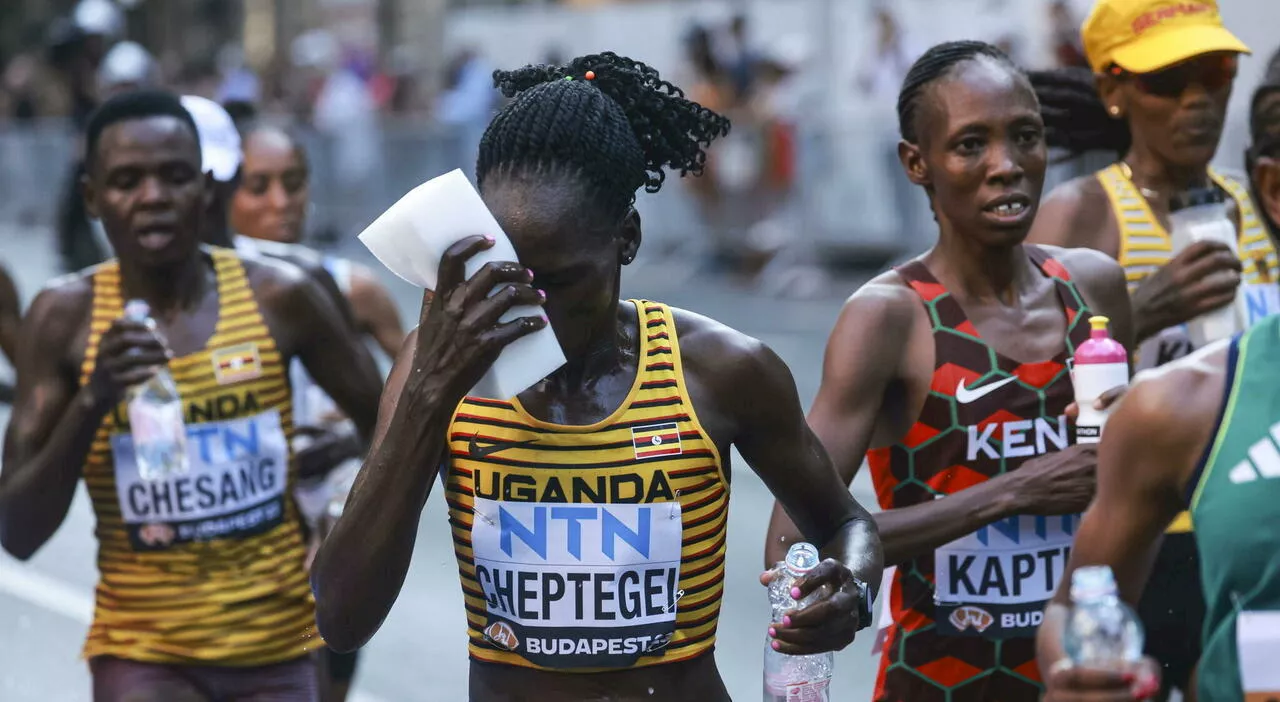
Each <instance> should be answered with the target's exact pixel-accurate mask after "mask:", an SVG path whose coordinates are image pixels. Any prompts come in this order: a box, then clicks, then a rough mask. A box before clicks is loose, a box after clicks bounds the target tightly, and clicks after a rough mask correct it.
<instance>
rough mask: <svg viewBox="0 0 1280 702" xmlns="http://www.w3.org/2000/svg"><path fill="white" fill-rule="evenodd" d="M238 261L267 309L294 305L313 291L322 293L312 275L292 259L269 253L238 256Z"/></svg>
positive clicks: (260, 301) (250, 285)
mask: <svg viewBox="0 0 1280 702" xmlns="http://www.w3.org/2000/svg"><path fill="white" fill-rule="evenodd" d="M240 261H241V263H242V264H243V265H244V273H245V277H246V278H248V280H249V287H251V288H252V289H253V292H254V296H255V297H257V299H258V301H259V303H260V304H263V305H265V306H267V307H269V308H273V309H277V310H278V309H279V308H280V306H281V305H285V306H288V305H292V304H295V303H297V302H298V301H300V300H302V299H305V298H306V297H307V296H308V295H309V294H310V293H312V292H317V293H318V294H320V295H324V294H325V292H324V290H323V288H321V287H320V284H319V283H318V282H317V281H316V280H315V277H314V275H313V274H312V273H311V272H309V271H307V270H306V269H304V268H303V267H301V266H299V265H298V264H296V263H293V262H292V261H289V260H285V259H282V258H278V257H275V256H271V255H261V256H240ZM279 311H286V312H287V310H279Z"/></svg>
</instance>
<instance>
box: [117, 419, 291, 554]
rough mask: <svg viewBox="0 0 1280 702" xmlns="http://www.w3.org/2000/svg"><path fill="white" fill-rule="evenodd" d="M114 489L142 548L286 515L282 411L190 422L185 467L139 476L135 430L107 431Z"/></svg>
mask: <svg viewBox="0 0 1280 702" xmlns="http://www.w3.org/2000/svg"><path fill="white" fill-rule="evenodd" d="M111 453H112V456H113V457H114V459H115V474H116V496H117V498H118V499H119V501H120V514H121V516H122V518H123V519H124V524H125V529H126V531H127V532H128V534H129V541H130V542H131V543H132V544H133V547H134V549H136V550H139V551H155V550H162V549H166V548H170V547H172V546H174V545H176V544H181V543H187V542H191V541H210V540H212V539H242V538H245V537H248V536H253V535H255V534H261V533H264V532H266V531H269V530H271V529H272V528H274V527H276V526H277V525H279V524H280V523H281V522H282V521H284V494H285V487H286V483H287V481H288V469H289V447H288V444H287V442H286V441H285V435H284V431H283V430H282V429H281V427H280V414H279V413H278V412H277V411H275V410H271V411H268V412H263V413H262V414H258V415H254V416H252V417H243V418H239V419H228V420H223V421H216V422H203V423H199V424H188V425H187V459H188V461H189V463H190V470H189V472H187V473H186V474H183V475H171V476H167V477H165V478H164V479H162V480H155V481H151V480H143V479H142V476H140V475H139V473H138V462H137V460H136V458H135V456H134V449H133V437H132V436H131V435H130V434H129V433H128V432H124V433H119V434H115V435H113V436H112V437H111Z"/></svg>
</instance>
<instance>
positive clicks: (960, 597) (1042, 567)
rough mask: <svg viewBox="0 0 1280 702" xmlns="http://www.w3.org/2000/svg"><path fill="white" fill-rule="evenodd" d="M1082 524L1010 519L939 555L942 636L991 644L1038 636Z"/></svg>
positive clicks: (1076, 519)
mask: <svg viewBox="0 0 1280 702" xmlns="http://www.w3.org/2000/svg"><path fill="white" fill-rule="evenodd" d="M1079 524H1080V515H1070V516H1062V517H1030V516H1018V517H1010V518H1008V519H1002V520H1000V521H998V522H995V523H992V524H990V525H988V526H985V527H982V528H981V529H979V530H977V531H976V532H974V533H972V534H970V535H968V536H966V537H964V538H961V539H957V540H956V541H953V542H951V543H949V544H947V545H946V546H943V547H942V548H940V549H938V550H937V552H936V553H935V555H934V584H935V588H936V589H935V593H934V600H935V603H936V605H937V626H938V632H939V633H941V634H943V635H947V636H979V637H983V638H988V639H1006V638H1016V637H1030V636H1035V634H1036V628H1037V627H1039V626H1040V620H1041V618H1042V617H1043V611H1044V607H1045V604H1046V603H1047V602H1048V600H1049V599H1050V598H1052V597H1053V594H1054V592H1055V591H1056V590H1057V588H1058V580H1059V579H1060V578H1061V577H1062V572H1063V569H1064V568H1066V564H1067V557H1068V556H1070V555H1071V542H1072V540H1073V539H1074V538H1075V532H1076V527H1077V526H1079Z"/></svg>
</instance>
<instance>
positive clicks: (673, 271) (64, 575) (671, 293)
mask: <svg viewBox="0 0 1280 702" xmlns="http://www.w3.org/2000/svg"><path fill="white" fill-rule="evenodd" d="M342 253H344V254H347V255H350V256H351V257H353V258H358V259H366V260H367V255H366V254H365V252H364V251H363V250H362V249H361V247H360V245H359V244H358V242H354V241H353V242H350V243H349V244H347V245H346V246H344V247H343V250H342ZM0 260H3V262H4V263H5V264H6V266H8V267H9V269H10V270H12V271H13V272H14V273H15V274H16V276H17V278H18V282H19V285H20V287H21V290H22V292H23V296H24V298H25V299H26V300H27V301H29V300H30V298H31V297H32V296H33V295H34V294H35V292H36V291H37V290H38V289H39V287H40V285H42V283H43V282H44V281H45V280H46V279H47V278H49V277H50V276H51V275H53V274H54V273H55V272H56V271H55V269H54V265H53V256H52V253H51V237H50V236H49V234H48V233H47V232H45V231H42V230H20V229H15V228H12V227H10V228H5V227H4V226H2V225H0ZM375 265H376V264H375ZM387 279H388V285H389V286H390V287H391V289H392V291H393V293H394V295H395V297H396V299H397V301H398V302H399V304H400V307H401V310H402V314H403V316H404V318H405V319H406V320H412V319H415V318H416V315H417V307H418V302H419V296H418V294H417V293H416V292H415V291H414V290H413V289H411V288H410V287H409V286H407V285H406V284H404V283H402V282H400V281H399V280H398V279H395V278H393V277H391V276H390V274H389V273H388V274H387ZM859 282H860V280H859V279H848V280H842V281H838V282H837V283H836V284H835V285H834V286H833V288H832V289H831V290H830V291H829V293H828V294H826V295H823V296H821V297H819V298H818V299H811V300H804V301H801V300H783V299H777V298H770V297H765V296H762V295H758V294H755V293H753V292H751V291H749V290H747V289H744V288H741V287H738V286H736V285H734V284H732V283H730V282H728V281H726V280H725V279H723V278H718V277H716V276H708V275H706V274H705V273H701V272H699V271H698V270H696V269H695V268H694V266H693V265H691V264H688V263H682V262H678V261H671V260H667V261H656V260H653V259H652V258H650V257H646V256H645V254H644V252H642V254H641V256H640V259H639V260H638V261H637V263H636V265H633V266H632V267H631V268H630V269H629V270H628V271H627V273H626V274H625V276H624V293H625V294H626V295H628V296H636V297H646V298H650V299H657V300H661V301H664V302H667V303H669V304H672V305H675V306H679V307H684V308H688V309H692V310H695V311H698V312H700V313H703V314H706V315H709V316H711V317H714V318H717V319H719V320H721V321H723V322H725V323H727V324H729V325H731V326H733V327H736V328H738V329H740V330H742V331H744V332H746V333H749V334H751V335H753V336H756V337H758V338H760V339H761V340H763V341H764V342H766V343H767V344H769V345H770V346H771V347H773V349H774V350H775V351H777V352H778V354H779V355H781V357H782V358H783V359H784V360H786V361H787V363H788V364H789V365H790V366H791V369H792V371H793V373H794V374H795V377H796V382H797V386H798V387H799V390H800V394H801V397H802V399H803V401H804V402H805V404H806V405H807V404H808V402H809V401H810V400H811V399H812V397H813V395H814V392H815V391H816V389H817V386H818V382H819V379H820V373H821V362H822V351H823V345H824V343H825V339H826V335H827V332H828V331H829V330H830V327H831V325H832V323H833V322H834V320H835V317H836V313H837V312H838V310H839V308H840V304H841V301H842V299H843V297H844V296H845V295H847V294H848V293H849V292H852V290H853V289H854V288H855V287H856V285H857V284H858V283H859ZM2 365H3V362H2V361H0V366H2ZM8 372H9V369H8V368H3V367H0V377H5V376H4V374H7V373H8ZM7 414H8V412H7V409H5V408H0V424H3V423H5V422H7V420H8V416H7ZM735 467H737V468H738V470H737V471H736V473H735V475H734V476H733V496H732V501H731V503H730V504H731V506H730V512H729V532H730V538H729V540H728V548H729V555H728V570H727V582H726V586H725V595H724V604H723V609H722V612H721V619H720V628H719V636H718V644H717V648H716V657H717V661H718V663H719V666H720V670H721V672H722V674H723V676H724V678H725V680H726V681H727V682H728V685H729V689H730V691H731V693H732V695H733V697H734V699H735V700H755V699H759V696H760V694H761V693H760V685H761V683H760V681H761V675H762V672H761V657H762V651H763V646H764V635H765V628H766V623H767V618H768V604H767V598H766V595H765V592H764V590H763V588H761V587H760V585H759V584H758V582H757V579H756V578H757V576H758V574H759V571H760V565H761V553H762V548H763V540H764V531H765V527H766V522H767V519H768V514H769V510H770V509H771V504H772V498H771V496H770V495H769V493H768V490H766V489H765V487H764V485H763V484H762V483H761V482H760V481H759V480H758V479H757V478H756V477H755V475H754V474H752V473H751V472H750V471H748V470H747V469H746V466H745V464H744V463H743V462H742V461H741V460H740V459H738V460H736V461H735ZM854 494H855V496H856V497H857V498H858V499H859V500H860V501H861V502H862V503H863V504H865V505H867V506H869V507H871V506H873V505H874V498H873V493H872V491H871V489H870V484H869V482H867V481H866V480H865V478H864V477H862V476H860V477H859V480H858V481H857V482H855V484H854ZM92 529H93V514H92V511H91V509H90V507H89V504H88V500H87V497H86V496H85V494H84V491H83V489H82V490H81V491H80V494H79V495H78V496H77V498H76V501H75V504H74V505H73V507H72V510H71V514H70V515H69V516H68V518H67V520H66V522H65V523H64V524H63V525H62V528H61V529H60V530H59V531H58V533H57V534H56V536H55V537H54V538H53V539H52V540H51V541H50V542H49V543H48V544H47V545H46V546H45V547H44V548H43V549H42V550H41V551H40V552H39V553H38V554H37V555H36V556H35V557H34V558H33V559H32V560H31V561H30V562H29V563H20V562H18V561H15V560H13V559H12V558H9V557H8V556H7V555H5V554H3V553H0V700H2V701H3V702H81V701H87V700H89V699H90V691H89V677H88V673H87V669H86V667H85V664H84V662H83V661H82V660H80V658H79V651H80V646H81V643H82V639H83V636H84V633H85V630H86V627H87V624H88V617H89V616H90V614H91V611H90V610H91V599H90V598H91V595H92V587H93V584H94V582H95V580H96V576H97V573H96V570H95V567H94V553H95V551H94V549H95V544H94V540H93V535H92ZM419 529H420V531H419V537H418V540H417V546H416V551H415V554H414V559H413V566H412V568H411V569H410V571H409V575H408V579H407V581H406V583H405V587H404V590H403V591H402V593H401V596H400V599H399V601H398V602H397V603H396V605H395V608H394V609H393V610H392V611H391V615H390V617H389V618H388V619H387V622H386V624H385V625H384V626H383V627H382V630H381V631H379V632H378V634H377V635H376V636H375V637H374V639H373V641H372V642H370V644H369V645H368V647H367V648H366V649H365V655H364V657H363V659H362V662H361V668H360V672H359V674H358V680H357V689H358V692H359V695H358V699H363V700H364V702H378V701H383V702H402V701H403V702H413V701H416V700H432V701H434V700H465V699H466V671H467V657H466V646H465V644H466V638H465V628H464V618H463V610H462V598H461V593H460V591H459V587H458V582H457V571H456V566H455V564H454V560H453V554H452V550H451V544H450V540H449V538H448V531H447V526H446V517H445V506H444V500H443V499H442V498H441V497H440V495H439V494H436V495H432V498H431V500H430V502H429V504H428V507H427V509H426V512H425V514H424V515H423V518H422V522H421V524H420V527H419ZM869 633H870V632H869V631H868V632H864V634H863V636H862V637H861V638H859V640H858V641H857V642H855V644H854V645H853V646H851V647H850V648H849V649H848V650H846V651H843V652H841V653H840V654H839V655H838V657H837V662H836V684H835V687H834V691H835V694H833V696H832V697H833V699H834V700H839V701H840V702H855V701H861V700H867V699H870V694H871V688H872V685H873V683H874V675H875V661H874V659H873V658H872V657H871V653H870V648H871V636H870V635H869Z"/></svg>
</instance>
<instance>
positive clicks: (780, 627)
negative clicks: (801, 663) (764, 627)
mask: <svg viewBox="0 0 1280 702" xmlns="http://www.w3.org/2000/svg"><path fill="white" fill-rule="evenodd" d="M771 579H772V574H771V573H766V574H764V575H763V576H761V578H760V582H761V583H764V584H765V585H768V584H769V581H770V580H771ZM820 588H821V589H822V590H823V591H824V592H825V593H826V595H825V596H824V597H821V598H820V599H818V600H817V601H816V602H813V603H812V604H810V605H809V606H808V607H805V608H804V609H802V610H792V611H791V612H788V613H787V614H786V615H785V616H784V617H783V619H782V622H781V623H775V624H773V625H772V626H770V627H769V636H770V637H771V638H772V639H773V643H772V644H771V645H772V646H773V648H774V650H776V651H781V652H782V653H786V654H788V655H803V654H810V653H825V652H827V651H839V650H840V649H843V648H844V647H845V646H848V645H849V644H850V643H852V642H853V637H854V634H856V633H857V631H858V629H860V628H862V627H861V626H860V624H861V622H859V621H858V619H859V614H858V613H859V612H860V611H861V609H862V608H861V607H860V606H859V605H860V604H861V602H859V598H860V597H861V595H860V594H859V592H858V589H857V587H856V586H855V584H854V580H853V571H851V570H849V568H848V566H846V565H845V564H843V563H841V562H840V561H837V560H835V559H833V558H828V559H826V560H825V561H823V562H821V563H819V564H818V567H816V568H814V569H813V570H811V571H809V572H808V574H806V575H805V576H803V577H801V578H797V579H796V581H795V585H794V587H793V589H792V591H791V595H792V597H793V598H794V599H796V600H797V601H798V600H801V599H803V598H805V597H807V596H808V595H809V593H811V592H813V591H815V590H818V589H820ZM797 590H798V592H797Z"/></svg>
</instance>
